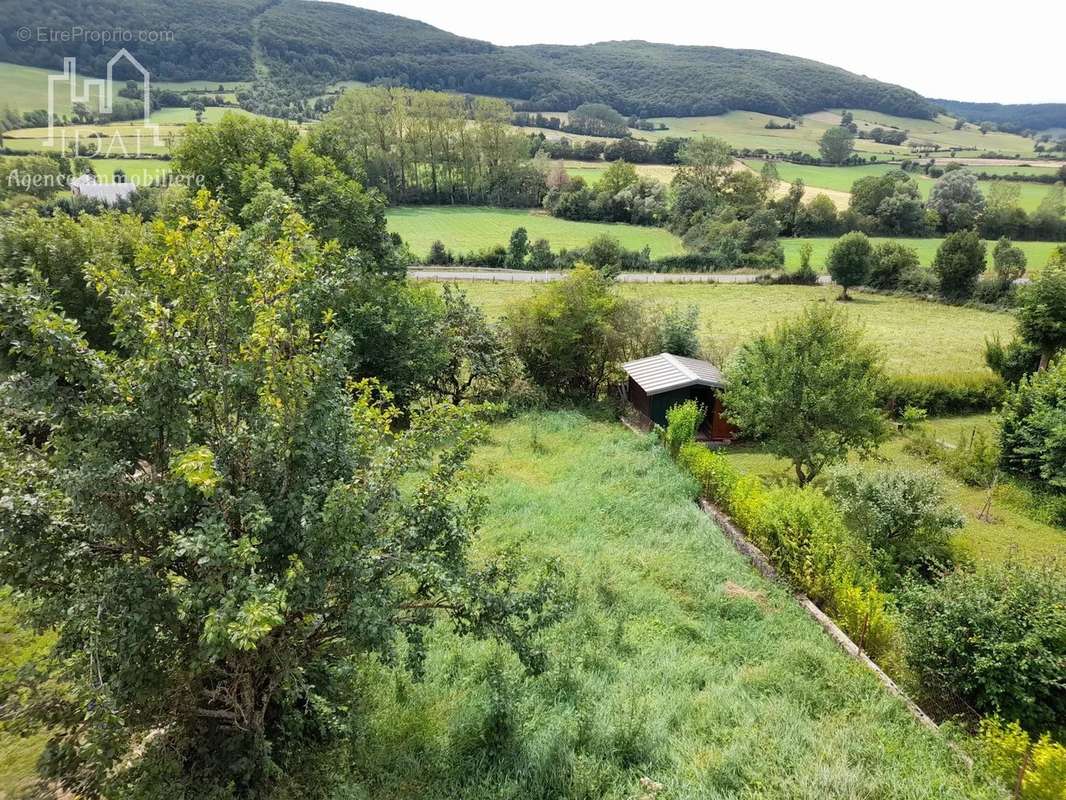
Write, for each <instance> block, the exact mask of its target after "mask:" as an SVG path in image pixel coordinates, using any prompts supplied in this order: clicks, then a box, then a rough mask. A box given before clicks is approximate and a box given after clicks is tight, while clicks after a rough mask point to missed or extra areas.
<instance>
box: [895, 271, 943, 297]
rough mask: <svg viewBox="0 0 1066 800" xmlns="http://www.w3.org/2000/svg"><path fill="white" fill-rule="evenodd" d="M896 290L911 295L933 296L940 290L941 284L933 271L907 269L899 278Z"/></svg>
mask: <svg viewBox="0 0 1066 800" xmlns="http://www.w3.org/2000/svg"><path fill="white" fill-rule="evenodd" d="M896 289H897V290H899V291H901V292H907V293H909V294H920V295H931V294H936V293H937V291H938V290H939V289H940V282H939V281H938V280H937V279H936V275H935V274H933V271H932V270H930V269H926V268H925V267H912V268H911V269H906V270H904V271H903V273H902V274H901V275H900V276H899V281H898V282H897V284H896Z"/></svg>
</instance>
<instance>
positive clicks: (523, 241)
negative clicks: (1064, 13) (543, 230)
mask: <svg viewBox="0 0 1066 800" xmlns="http://www.w3.org/2000/svg"><path fill="white" fill-rule="evenodd" d="M527 255H529V234H528V233H527V232H526V229H525V228H515V229H514V230H513V231H512V232H511V241H510V242H509V243H508V245H507V266H508V267H510V268H511V269H522V267H524V266H525V263H526V256H527Z"/></svg>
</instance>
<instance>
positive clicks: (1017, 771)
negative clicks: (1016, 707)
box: [977, 717, 1066, 800]
mask: <svg viewBox="0 0 1066 800" xmlns="http://www.w3.org/2000/svg"><path fill="white" fill-rule="evenodd" d="M977 752H978V758H979V759H980V761H981V762H982V765H983V766H984V767H985V768H986V769H988V770H990V771H991V772H992V773H993V774H994V775H996V776H997V777H999V779H1000V781H1001V782H1002V783H1003V785H1004V786H1010V787H1015V786H1018V785H1019V780H1018V776H1019V775H1021V781H1020V788H1021V793H1020V794H1019V795H1017V797H1018V798H1019V800H1059V798H1061V797H1064V796H1066V747H1064V746H1063V745H1061V744H1059V743H1058V742H1056V741H1055V740H1053V739H1052V738H1051V736H1049V735H1048V734H1046V733H1045V734H1044V735H1043V736H1040V737H1039V738H1037V739H1035V740H1034V739H1033V737H1030V736H1029V734H1028V733H1026V732H1025V731H1024V730H1022V727H1021V725H1019V724H1018V723H1017V722H1009V723H1005V722H1004V721H1003V720H1002V719H1000V718H999V717H988V718H986V719H983V720H981V729H980V732H979V733H978V735H977Z"/></svg>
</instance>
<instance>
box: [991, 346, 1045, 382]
mask: <svg viewBox="0 0 1066 800" xmlns="http://www.w3.org/2000/svg"><path fill="white" fill-rule="evenodd" d="M985 363H986V364H988V368H989V369H990V370H992V371H993V372H994V373H996V374H997V375H999V377H1001V378H1002V379H1003V380H1004V381H1006V382H1007V383H1010V384H1016V383H1018V381H1020V380H1021V379H1022V378H1024V377H1025V376H1026V375H1032V374H1033V373H1034V372H1036V370H1037V368H1038V367H1039V366H1040V348H1039V347H1037V346H1036V345H1034V344H1030V343H1028V342H1026V341H1025V340H1024V339H1020V338H1014V339H1011V341H1010V342H1008V343H1007V344H1006V345H1004V344H1003V343H1002V342H1001V341H1000V340H999V336H998V335H995V336H993V337H992V338H991V339H988V340H986V341H985Z"/></svg>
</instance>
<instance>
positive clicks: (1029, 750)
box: [1013, 740, 1033, 800]
mask: <svg viewBox="0 0 1066 800" xmlns="http://www.w3.org/2000/svg"><path fill="white" fill-rule="evenodd" d="M1032 754H1033V742H1032V741H1031V740H1030V742H1029V746H1028V747H1026V748H1025V755H1024V756H1022V763H1021V766H1019V767H1018V777H1017V778H1015V780H1014V792H1013V797H1014V800H1021V797H1022V783H1023V781H1024V780H1025V770H1026V769H1027V768H1028V767H1029V757H1030V756H1031V755H1032Z"/></svg>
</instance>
